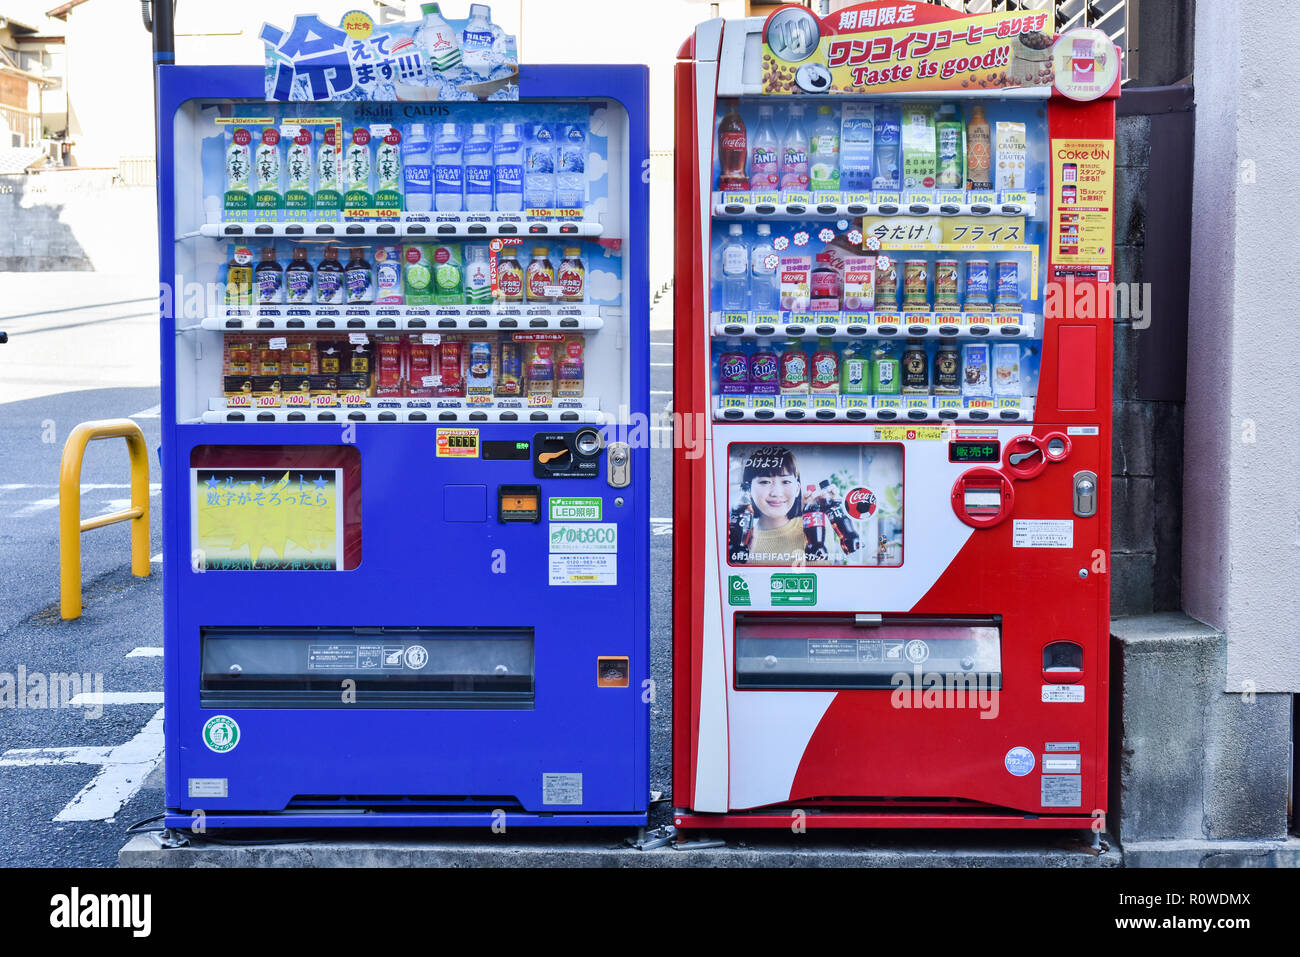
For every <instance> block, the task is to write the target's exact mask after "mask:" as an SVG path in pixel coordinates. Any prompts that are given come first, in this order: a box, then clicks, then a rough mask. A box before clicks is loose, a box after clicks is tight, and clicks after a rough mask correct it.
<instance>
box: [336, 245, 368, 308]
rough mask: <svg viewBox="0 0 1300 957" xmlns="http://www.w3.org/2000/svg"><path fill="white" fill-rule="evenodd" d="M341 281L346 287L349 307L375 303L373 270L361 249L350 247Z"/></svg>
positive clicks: (363, 250) (359, 247)
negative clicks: (350, 253)
mask: <svg viewBox="0 0 1300 957" xmlns="http://www.w3.org/2000/svg"><path fill="white" fill-rule="evenodd" d="M343 281H344V285H345V286H346V287H347V301H348V305H349V306H362V305H366V304H368V303H372V302H374V301H375V270H374V268H373V267H372V266H371V265H370V263H368V262H367V261H366V251H365V249H364V248H363V247H361V246H353V247H352V255H351V257H350V258H349V259H348V265H347V268H346V270H345V271H344V279H343Z"/></svg>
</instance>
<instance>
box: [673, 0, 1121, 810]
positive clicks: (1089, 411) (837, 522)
mask: <svg viewBox="0 0 1300 957" xmlns="http://www.w3.org/2000/svg"><path fill="white" fill-rule="evenodd" d="M679 56H680V60H679V62H678V64H677V76H676V83H677V159H676V162H677V170H676V180H677V203H678V208H677V219H678V224H679V226H678V234H677V235H678V246H677V260H676V275H677V284H676V322H677V331H676V371H675V376H676V383H675V385H676V392H675V395H676V403H677V411H678V412H679V413H680V414H681V415H683V416H684V417H687V418H689V419H691V420H692V424H694V425H697V426H698V428H699V429H700V430H702V432H703V434H704V435H705V436H706V438H707V440H706V441H705V442H704V443H703V444H702V446H700V447H699V448H695V447H680V448H678V449H677V451H676V453H675V455H676V457H675V461H674V466H675V472H674V492H675V505H674V528H675V551H674V558H675V573H674V655H675V664H674V669H675V670H674V687H675V688H676V689H677V693H676V695H675V708H674V710H675V716H674V756H673V762H674V765H673V776H674V798H675V803H676V807H677V811H676V814H675V823H676V824H677V825H678V826H680V827H687V828H700V827H732V826H735V827H747V826H771V827H778V826H779V827H789V826H792V823H793V824H794V826H796V827H799V826H807V827H816V826H821V827H1049V828H1085V827H1090V826H1097V827H1099V826H1100V824H1099V822H1102V821H1104V813H1105V809H1106V791H1107V774H1106V734H1107V697H1108V687H1107V685H1108V674H1107V668H1108V661H1107V640H1108V638H1107V636H1108V624H1109V576H1108V563H1109V547H1110V503H1109V499H1108V495H1107V494H1106V493H1105V490H1106V489H1107V488H1108V481H1109V476H1110V456H1111V408H1110V402H1111V400H1110V396H1111V321H1110V315H1111V313H1110V310H1109V304H1110V301H1111V293H1112V291H1113V287H1112V285H1111V283H1112V277H1111V271H1112V268H1113V259H1114V249H1113V238H1112V236H1113V203H1114V185H1113V184H1114V146H1115V143H1114V136H1115V99H1116V97H1117V96H1118V95H1119V51H1118V50H1117V49H1116V48H1115V46H1114V44H1113V43H1112V42H1111V41H1110V40H1109V39H1108V38H1107V37H1106V35H1105V34H1103V33H1101V32H1099V31H1096V30H1088V29H1082V30H1072V31H1069V32H1067V33H1064V34H1060V35H1057V34H1056V32H1055V25H1054V23H1053V21H1052V14H1051V13H1050V12H1047V11H1037V12H1035V11H1020V12H1002V13H989V14H981V15H972V16H966V15H962V14H960V13H956V12H954V11H952V10H949V9H947V8H945V7H942V6H938V5H932V4H927V3H918V2H908V0H892V2H874V3H864V4H861V5H858V6H853V7H848V8H846V9H843V10H839V11H836V12H834V13H832V14H831V15H829V16H826V17H821V18H818V17H817V16H815V15H814V14H812V13H811V12H810V11H809V10H808V9H807V8H804V7H801V6H795V5H787V6H783V7H780V8H778V9H776V10H775V11H774V12H773V13H772V14H771V15H770V16H768V17H766V18H749V19H741V20H725V21H724V20H711V21H708V22H706V23H703V24H701V25H700V26H699V27H698V28H697V29H696V31H695V33H694V35H693V36H692V37H691V38H690V39H689V40H688V41H687V42H686V43H685V44H684V46H683V47H682V50H681V52H680V54H679ZM695 434H700V433H699V432H697V433H695Z"/></svg>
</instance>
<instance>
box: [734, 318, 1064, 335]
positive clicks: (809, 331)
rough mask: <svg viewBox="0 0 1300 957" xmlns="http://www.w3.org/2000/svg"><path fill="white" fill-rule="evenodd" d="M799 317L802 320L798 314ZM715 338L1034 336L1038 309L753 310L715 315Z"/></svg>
mask: <svg viewBox="0 0 1300 957" xmlns="http://www.w3.org/2000/svg"><path fill="white" fill-rule="evenodd" d="M795 316H799V317H800V318H794V317H795ZM711 320H712V323H713V325H712V331H713V336H714V338H715V339H722V338H736V339H766V338H779V339H834V340H836V341H844V340H853V339H980V338H986V339H1035V338H1037V337H1038V328H1039V321H1040V320H1039V316H1037V315H1036V314H1034V313H1028V312H1026V313H1003V314H990V313H965V314H957V313H952V314H949V313H903V314H896V313H838V312H834V313H825V314H823V315H821V316H819V315H817V314H815V313H813V314H799V313H794V314H789V313H787V314H785V315H784V316H782V317H776V316H773V317H772V318H770V319H759V318H758V317H757V316H755V315H754V314H752V313H751V314H748V315H745V316H744V317H743V318H742V316H741V314H740V313H735V314H729V313H716V312H715V313H713V315H712V317H711Z"/></svg>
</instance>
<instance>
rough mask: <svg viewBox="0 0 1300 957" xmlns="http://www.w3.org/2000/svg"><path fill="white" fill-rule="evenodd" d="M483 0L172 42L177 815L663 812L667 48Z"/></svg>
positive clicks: (168, 485)
mask: <svg viewBox="0 0 1300 957" xmlns="http://www.w3.org/2000/svg"><path fill="white" fill-rule="evenodd" d="M486 11H487V8H486V7H483V6H482V5H478V4H476V5H474V9H473V11H472V12H471V14H472V15H471V17H470V19H469V20H467V21H456V20H448V19H446V18H445V17H444V16H443V14H442V13H441V12H440V11H439V9H438V5H437V4H426V5H425V8H424V17H423V19H422V20H421V21H417V22H413V23H399V24H385V25H380V24H376V23H374V22H373V21H371V20H370V18H369V17H368V16H366V15H365V14H362V13H351V14H348V15H347V17H345V19H344V21H343V22H342V23H341V24H339V25H338V26H337V27H335V26H334V25H332V24H326V23H323V22H322V21H320V20H319V19H317V18H315V17H298V18H296V20H295V21H294V23H293V24H292V25H290V26H285V27H280V26H275V25H268V26H267V27H265V28H264V29H263V34H262V36H263V39H264V40H265V41H266V44H267V63H266V65H265V68H259V67H225V68H213V67H202V68H200V67H185V66H162V67H160V68H159V69H158V74H159V107H158V108H159V152H160V155H159V167H158V168H159V229H160V234H161V247H160V268H161V275H160V281H161V286H162V319H161V322H162V391H163V418H164V422H163V447H162V453H161V454H162V466H163V508H164V512H165V528H164V553H163V554H164V588H165V593H166V601H165V621H166V685H165V687H166V746H167V751H166V757H167V764H166V767H167V772H166V792H167V815H166V824H167V826H169V827H173V828H190V827H193V826H196V824H197V823H198V822H200V821H201V822H202V826H203V827H206V828H237V827H238V828H247V827H298V826H308V825H311V826H320V825H324V826H336V827H355V826H363V825H369V826H416V825H444V826H488V825H492V824H504V825H506V826H512V825H617V826H639V825H643V824H644V823H645V820H646V806H647V802H648V797H649V782H648V764H649V755H648V748H649V730H648V723H649V717H648V716H649V704H648V702H649V699H650V693H649V688H650V683H649V613H648V555H649V550H648V540H647V536H648V528H649V460H648V451H647V448H646V447H645V446H646V443H643V442H642V443H638V442H632V443H629V442H628V441H624V439H626V438H627V437H628V435H629V434H631V435H635V434H636V431H637V430H636V429H633V430H632V431H631V432H630V433H629V432H628V431H626V430H625V429H624V428H623V423H626V422H628V421H631V422H637V421H644V416H645V415H646V412H647V401H648V393H647V374H648V331H647V330H648V292H647V240H646V230H647V185H646V181H645V179H644V178H643V170H644V169H645V168H646V167H647V155H648V154H647V103H646V97H647V71H646V69H645V68H644V67H640V66H544V67H543V66H518V65H517V64H516V62H515V58H514V41H513V39H512V38H511V37H509V36H507V35H505V34H504V33H503V32H502V31H501V29H500V28H499V27H497V26H495V25H493V24H491V22H490V20H489V19H488V16H486V15H485V12H486ZM614 426H617V427H614ZM640 432H641V434H645V430H644V428H642V429H641V430H640Z"/></svg>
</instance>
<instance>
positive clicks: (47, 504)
mask: <svg viewBox="0 0 1300 957" xmlns="http://www.w3.org/2000/svg"><path fill="white" fill-rule="evenodd" d="M58 507H59V497H58V496H57V495H56V496H54V497H53V498H38V499H37V500H36V501H34V502H32V503H30V504H28V505H24V506H23V507H22V508H20V509H18V511H16V512H12V513H10V515H9V517H10V518H27V517H28V516H29V515H38V514H40V513H41V512H48V511H49V510H50V509H52V508H58Z"/></svg>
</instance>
